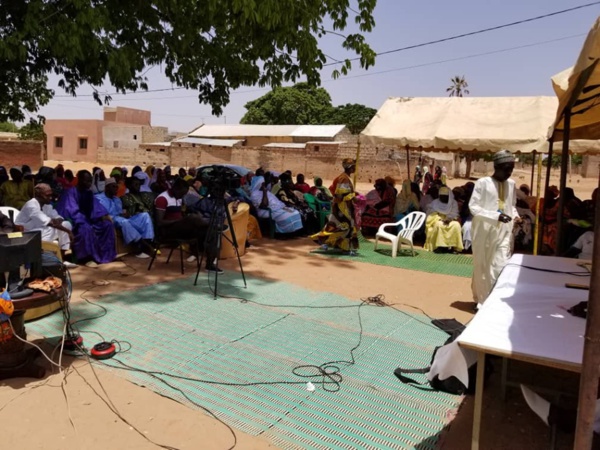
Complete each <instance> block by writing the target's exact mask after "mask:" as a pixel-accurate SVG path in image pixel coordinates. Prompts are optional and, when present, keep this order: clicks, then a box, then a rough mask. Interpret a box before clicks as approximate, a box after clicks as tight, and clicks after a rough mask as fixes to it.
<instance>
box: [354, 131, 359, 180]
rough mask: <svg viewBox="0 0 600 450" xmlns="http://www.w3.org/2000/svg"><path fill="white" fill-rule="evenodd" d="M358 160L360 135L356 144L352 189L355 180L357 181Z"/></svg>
mask: <svg viewBox="0 0 600 450" xmlns="http://www.w3.org/2000/svg"><path fill="white" fill-rule="evenodd" d="M359 158H360V135H358V140H357V144H356V165H355V166H354V180H353V183H354V189H356V180H357V179H358V159H359Z"/></svg>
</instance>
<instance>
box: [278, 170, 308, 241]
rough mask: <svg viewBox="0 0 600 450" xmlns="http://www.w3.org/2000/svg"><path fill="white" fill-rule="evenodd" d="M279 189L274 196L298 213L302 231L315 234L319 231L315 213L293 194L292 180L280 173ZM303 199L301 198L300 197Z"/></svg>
mask: <svg viewBox="0 0 600 450" xmlns="http://www.w3.org/2000/svg"><path fill="white" fill-rule="evenodd" d="M279 181H280V183H281V187H280V188H279V190H278V191H277V192H276V193H275V196H276V197H277V198H278V199H279V200H280V201H281V202H282V203H284V204H285V206H288V207H290V208H293V209H295V210H296V211H298V212H299V213H300V216H301V217H302V225H303V228H304V231H305V232H307V233H315V232H317V231H318V230H319V221H318V219H317V216H316V214H315V212H314V211H313V210H312V209H310V206H308V204H307V203H306V202H305V201H304V199H302V200H300V197H299V196H298V195H296V194H295V193H294V187H295V186H294V182H293V181H292V178H291V177H290V176H289V175H287V174H285V173H282V174H281V176H280V177H279ZM302 198H303V197H302Z"/></svg>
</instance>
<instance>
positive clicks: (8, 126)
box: [0, 122, 19, 133]
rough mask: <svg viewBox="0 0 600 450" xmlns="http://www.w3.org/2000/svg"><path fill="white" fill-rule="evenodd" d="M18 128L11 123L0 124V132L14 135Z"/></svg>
mask: <svg viewBox="0 0 600 450" xmlns="http://www.w3.org/2000/svg"><path fill="white" fill-rule="evenodd" d="M17 131H19V127H18V126H16V125H15V124H14V123H12V122H0V132H8V133H16V132H17Z"/></svg>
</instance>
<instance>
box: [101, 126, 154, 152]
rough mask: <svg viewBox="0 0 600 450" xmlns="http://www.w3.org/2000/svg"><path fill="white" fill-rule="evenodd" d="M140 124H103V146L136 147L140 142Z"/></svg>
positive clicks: (116, 147)
mask: <svg viewBox="0 0 600 450" xmlns="http://www.w3.org/2000/svg"><path fill="white" fill-rule="evenodd" d="M143 128H144V127H142V126H140V125H123V124H105V125H104V127H103V128H102V138H103V141H104V148H114V149H119V148H137V146H138V145H139V143H140V142H142V133H143Z"/></svg>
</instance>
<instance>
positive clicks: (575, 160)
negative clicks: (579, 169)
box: [571, 155, 583, 166]
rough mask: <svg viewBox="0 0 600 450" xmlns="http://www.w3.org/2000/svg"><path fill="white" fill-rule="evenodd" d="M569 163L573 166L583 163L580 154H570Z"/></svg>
mask: <svg viewBox="0 0 600 450" xmlns="http://www.w3.org/2000/svg"><path fill="white" fill-rule="evenodd" d="M571 163H572V164H573V165H574V166H580V165H582V164H583V156H581V155H571Z"/></svg>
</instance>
